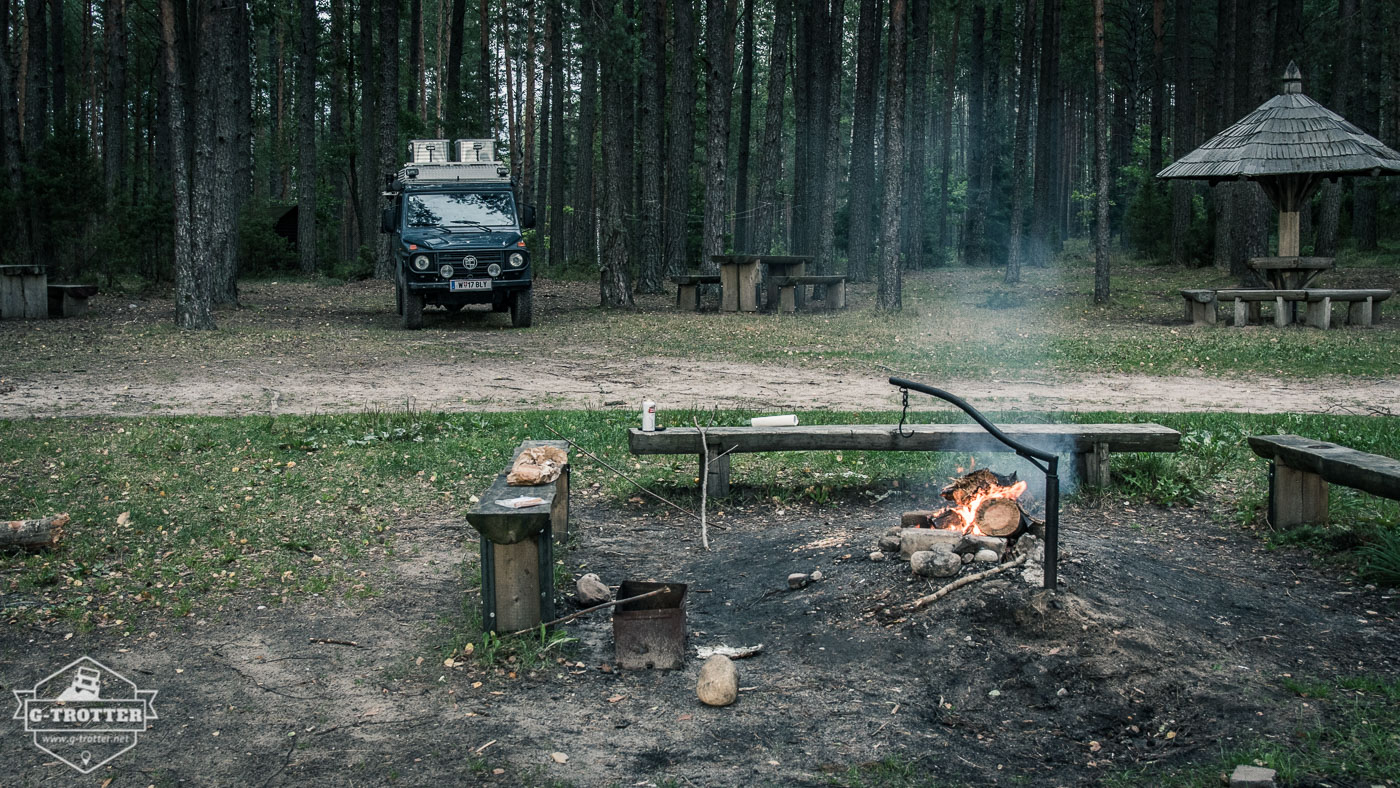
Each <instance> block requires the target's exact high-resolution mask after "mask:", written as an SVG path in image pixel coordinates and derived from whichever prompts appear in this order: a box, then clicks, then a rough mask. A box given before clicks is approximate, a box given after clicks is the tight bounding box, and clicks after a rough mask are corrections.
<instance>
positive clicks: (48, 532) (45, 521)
mask: <svg viewBox="0 0 1400 788" xmlns="http://www.w3.org/2000/svg"><path fill="white" fill-rule="evenodd" d="M68 520H69V518H68V513H67V512H64V513H63V514H56V515H54V516H52V517H44V518H42V519H39V520H11V521H9V522H7V523H5V524H4V525H2V526H0V547H14V548H18V549H21V550H37V549H39V548H42V547H53V546H54V545H56V544H58V540H59V539H60V538H62V537H63V526H65V525H67V524H68Z"/></svg>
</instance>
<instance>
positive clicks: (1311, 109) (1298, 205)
mask: <svg viewBox="0 0 1400 788" xmlns="http://www.w3.org/2000/svg"><path fill="white" fill-rule="evenodd" d="M1343 175H1370V176H1377V175H1400V153H1396V152H1395V151H1394V150H1391V149H1390V148H1388V147H1386V146H1385V145H1384V144H1382V143H1381V141H1380V140H1378V139H1376V138H1375V137H1372V136H1371V135H1369V134H1367V133H1366V132H1364V131H1362V130H1361V129H1359V128H1357V127H1356V126H1353V125H1352V124H1351V123H1349V122H1347V120H1346V119H1345V118H1343V117H1342V116H1340V115H1338V114H1337V113H1335V112H1333V111H1332V110H1330V109H1327V108H1326V107H1324V106H1322V105H1321V104H1319V103H1317V102H1316V101H1313V100H1312V99H1310V98H1308V97H1307V96H1305V95H1303V75H1302V73H1301V72H1300V71H1299V70H1298V66H1297V64H1296V63H1292V62H1290V63H1289V64H1288V68H1287V70H1285V71H1284V74H1283V92H1282V93H1280V94H1279V95H1277V96H1274V97H1273V98H1271V99H1269V100H1268V101H1266V102H1264V103H1263V104H1262V105H1260V106H1259V108H1258V109H1256V110H1254V111H1253V112H1251V113H1249V114H1248V115H1246V116H1245V117H1244V118H1243V119H1241V120H1240V121H1239V122H1237V123H1235V125H1233V126H1231V127H1229V128H1227V129H1225V130H1224V131H1222V132H1220V133H1219V134H1217V135H1215V136H1214V137H1211V138H1210V139H1209V140H1207V141H1206V142H1205V143H1204V144H1202V145H1201V146H1200V147H1199V148H1197V149H1195V150H1193V151H1191V152H1190V153H1188V154H1186V155H1185V156H1182V157H1181V158H1180V159H1177V160H1176V161H1175V162H1174V163H1172V165H1171V166H1169V167H1167V168H1166V169H1164V170H1162V171H1161V172H1159V173H1157V177H1158V178H1187V179H1194V180H1204V181H1210V182H1211V183H1217V182H1220V181H1227V180H1251V181H1254V182H1256V183H1258V184H1259V186H1260V188H1262V189H1263V190H1264V193H1265V194H1267V195H1268V196H1269V199H1270V200H1271V201H1272V202H1273V204H1274V207H1276V208H1278V211H1279V217H1278V254H1279V257H1297V256H1298V248H1299V247H1298V215H1299V211H1301V210H1302V207H1303V206H1304V205H1305V204H1306V203H1307V200H1308V198H1310V197H1312V195H1313V193H1314V192H1315V191H1316V190H1317V187H1318V186H1320V185H1321V184H1322V181H1323V180H1324V179H1332V180H1335V179H1337V178H1339V177H1341V176H1343Z"/></svg>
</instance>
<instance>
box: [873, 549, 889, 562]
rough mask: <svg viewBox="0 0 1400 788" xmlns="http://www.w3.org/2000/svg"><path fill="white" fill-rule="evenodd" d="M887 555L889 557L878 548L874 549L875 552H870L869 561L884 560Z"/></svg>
mask: <svg viewBox="0 0 1400 788" xmlns="http://www.w3.org/2000/svg"><path fill="white" fill-rule="evenodd" d="M888 557H889V556H887V555H885V554H884V553H883V552H881V551H879V550H876V551H875V552H873V553H871V554H870V560H871V561H876V562H879V561H884V560H885V559H887V558H888Z"/></svg>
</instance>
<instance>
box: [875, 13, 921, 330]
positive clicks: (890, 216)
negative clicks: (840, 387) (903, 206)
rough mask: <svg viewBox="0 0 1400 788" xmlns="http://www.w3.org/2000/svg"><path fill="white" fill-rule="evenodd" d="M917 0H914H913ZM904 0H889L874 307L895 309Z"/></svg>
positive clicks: (897, 296)
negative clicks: (882, 176)
mask: <svg viewBox="0 0 1400 788" xmlns="http://www.w3.org/2000/svg"><path fill="white" fill-rule="evenodd" d="M916 2H917V0H916ZM904 19H905V0H890V30H891V31H892V33H891V35H890V43H889V60H888V65H887V66H886V74H887V76H886V81H885V189H884V199H883V201H882V202H883V204H884V205H885V206H886V210H884V211H882V212H881V222H880V267H879V283H878V289H877V293H876V304H877V306H878V307H879V308H880V309H881V310H884V311H886V312H897V311H899V310H900V309H901V308H902V306H903V304H902V301H901V299H902V293H903V289H904V288H903V283H902V282H901V279H900V277H901V276H902V271H901V268H902V266H901V265H900V259H899V220H900V211H899V210H898V206H899V201H900V199H902V197H903V193H904V183H903V180H904V129H903V128H902V127H901V126H902V124H903V122H904V70H905V39H904V35H903V31H904V24H905V22H904Z"/></svg>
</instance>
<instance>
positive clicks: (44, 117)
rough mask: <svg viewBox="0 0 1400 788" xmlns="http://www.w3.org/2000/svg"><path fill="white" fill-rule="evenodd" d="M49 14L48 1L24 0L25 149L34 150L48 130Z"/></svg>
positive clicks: (40, 143) (42, 140) (37, 147)
mask: <svg viewBox="0 0 1400 788" xmlns="http://www.w3.org/2000/svg"><path fill="white" fill-rule="evenodd" d="M48 21H49V13H48V0H25V3H24V23H25V26H26V29H25V36H24V37H25V39H26V40H27V51H26V58H27V61H28V66H27V72H26V74H25V82H26V85H25V89H24V140H23V142H24V149H25V150H26V151H35V150H38V149H39V146H40V145H42V144H43V142H44V138H45V137H47V136H48V131H49V117H48V112H49V73H48V72H49V26H48Z"/></svg>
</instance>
